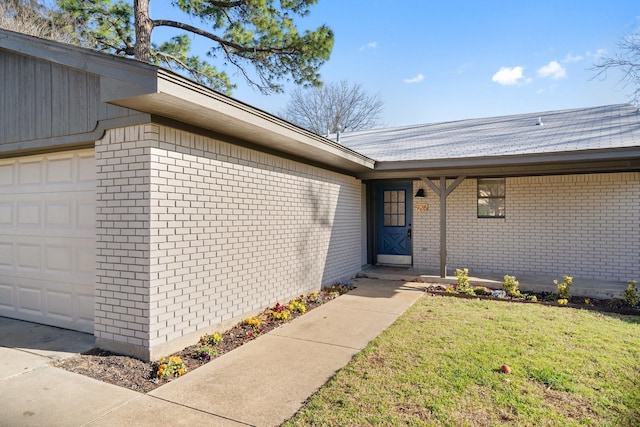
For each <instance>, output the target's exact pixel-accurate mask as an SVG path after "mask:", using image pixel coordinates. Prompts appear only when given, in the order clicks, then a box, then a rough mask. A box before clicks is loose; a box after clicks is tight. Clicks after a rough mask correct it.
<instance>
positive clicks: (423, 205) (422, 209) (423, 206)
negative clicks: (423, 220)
mask: <svg viewBox="0 0 640 427" xmlns="http://www.w3.org/2000/svg"><path fill="white" fill-rule="evenodd" d="M428 210H429V205H428V204H426V203H417V204H416V212H426V211H428Z"/></svg>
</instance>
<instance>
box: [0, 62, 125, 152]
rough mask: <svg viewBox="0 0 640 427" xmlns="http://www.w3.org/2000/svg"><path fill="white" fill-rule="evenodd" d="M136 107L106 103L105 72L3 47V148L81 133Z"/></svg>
mask: <svg viewBox="0 0 640 427" xmlns="http://www.w3.org/2000/svg"><path fill="white" fill-rule="evenodd" d="M131 113H132V111H131V110H127V109H125V108H120V107H115V106H111V105H107V104H104V103H102V102H100V77H99V76H97V75H95V74H90V73H87V72H84V71H82V70H76V69H73V68H69V67H64V66H62V65H58V64H54V63H51V62H48V61H43V60H38V59H36V58H31V57H27V56H23V55H19V54H15V53H12V52H8V51H4V50H0V151H2V149H3V145H4V146H6V145H8V144H12V143H17V142H25V141H34V140H46V139H48V138H57V137H64V136H67V135H78V134H82V133H86V132H90V131H91V130H93V129H94V128H95V127H96V125H97V123H98V121H99V120H103V119H110V118H117V117H125V116H127V115H129V114H131Z"/></svg>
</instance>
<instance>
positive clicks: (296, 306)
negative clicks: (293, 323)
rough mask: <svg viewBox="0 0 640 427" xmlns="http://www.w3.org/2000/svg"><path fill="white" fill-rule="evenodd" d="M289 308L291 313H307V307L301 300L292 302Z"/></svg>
mask: <svg viewBox="0 0 640 427" xmlns="http://www.w3.org/2000/svg"><path fill="white" fill-rule="evenodd" d="M287 308H288V309H289V311H293V312H298V313H305V312H306V311H307V306H306V305H304V303H303V302H302V301H300V300H293V301H291V302H290V303H289V306H288V307H287Z"/></svg>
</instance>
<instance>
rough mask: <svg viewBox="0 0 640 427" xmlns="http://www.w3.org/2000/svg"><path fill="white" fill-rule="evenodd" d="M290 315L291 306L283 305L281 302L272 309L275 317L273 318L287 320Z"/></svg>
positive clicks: (272, 315) (272, 314)
mask: <svg viewBox="0 0 640 427" xmlns="http://www.w3.org/2000/svg"><path fill="white" fill-rule="evenodd" d="M290 315H291V314H290V312H289V308H288V307H287V306H286V305H281V304H280V303H279V302H278V303H276V305H275V306H274V307H273V308H272V309H271V317H273V320H281V321H287V320H289V317H290Z"/></svg>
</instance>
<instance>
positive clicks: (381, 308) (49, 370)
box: [0, 272, 424, 426]
mask: <svg viewBox="0 0 640 427" xmlns="http://www.w3.org/2000/svg"><path fill="white" fill-rule="evenodd" d="M398 273H400V274H401V275H398V274H389V275H377V276H376V277H379V278H361V279H356V280H354V281H353V283H354V285H355V286H357V289H355V290H353V291H351V292H349V293H348V294H346V295H343V296H341V297H340V298H338V299H336V300H333V301H331V302H329V303H327V304H325V305H323V306H321V307H318V308H316V309H315V310H313V311H311V312H309V313H307V314H305V315H304V316H301V317H299V318H297V319H294V320H293V321H291V322H290V323H288V324H286V325H284V326H282V327H280V328H278V329H275V330H273V331H271V332H269V333H268V334H265V335H263V336H261V337H259V338H257V339H256V340H254V341H251V342H250V343H248V344H245V345H243V346H242V347H240V348H238V349H236V350H234V351H232V352H229V353H227V354H225V355H223V356H221V357H219V358H217V359H215V360H213V361H211V362H210V363H208V364H206V365H204V366H202V367H200V368H198V369H197V370H195V371H193V372H190V373H189V374H187V375H185V376H184V377H181V378H178V379H176V380H174V381H172V382H170V383H168V384H166V385H163V386H162V387H159V388H157V389H156V390H154V391H152V392H150V393H148V394H146V395H145V394H141V393H137V392H134V391H130V390H127V389H123V388H120V387H117V386H113V385H110V384H106V383H102V382H100V381H96V380H93V379H91V378H87V377H84V376H82V375H78V374H73V373H70V372H67V371H64V370H62V369H59V368H54V367H52V366H50V365H49V362H50V361H51V360H55V359H59V358H62V357H70V356H72V355H74V354H75V353H77V352H81V351H84V350H88V349H90V348H91V347H92V346H93V337H92V336H90V335H87V334H81V333H75V332H70V331H63V330H60V329H56V328H48V327H46V326H41V325H34V324H32V323H27V322H19V321H14V320H9V319H3V318H0V330H2V332H3V333H2V334H1V335H0V366H2V369H0V426H42V425H47V426H119V425H135V426H157V425H166V426H182V425H184V426H193V425H207V426H247V425H252V426H273V425H279V424H280V423H282V422H283V421H285V420H286V419H288V418H289V417H291V416H292V415H293V414H295V413H296V411H298V409H299V408H300V407H301V406H302V405H303V403H304V402H305V400H306V399H307V398H308V397H309V396H311V395H312V394H313V393H314V392H315V391H316V390H318V389H319V388H320V387H321V386H322V385H323V384H325V383H326V382H327V381H328V380H329V379H330V378H331V377H332V376H333V375H334V374H335V373H336V372H337V371H338V370H339V369H340V368H342V367H343V366H345V365H346V364H347V363H349V361H350V360H351V358H352V357H353V356H354V355H355V354H356V353H358V352H359V351H360V350H362V349H363V348H364V347H365V346H366V345H367V344H368V343H369V342H370V341H371V340H372V339H373V338H375V337H376V336H378V335H379V334H380V333H381V332H382V331H384V330H385V329H386V328H387V327H388V326H389V325H391V324H392V323H393V322H394V321H395V320H396V319H397V318H398V317H399V316H400V315H401V314H402V313H404V311H405V310H406V309H407V308H409V307H410V306H411V305H412V304H413V303H414V302H415V301H416V300H417V299H418V298H419V297H420V296H421V295H422V294H423V290H424V284H420V283H411V282H410V280H411V279H412V278H415V277H416V276H411V274H409V275H406V274H403V273H401V272H398ZM372 277H373V275H372ZM11 325H13V326H11ZM5 328H6V329H5ZM11 328H13V332H12V333H10V334H8V335H7V334H5V333H4V332H5V330H9V329H11ZM30 328H31V329H30ZM29 330H30V332H29ZM38 333H40V334H43V336H44V342H42V339H41V338H40V337H38ZM47 337H48V338H47Z"/></svg>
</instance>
